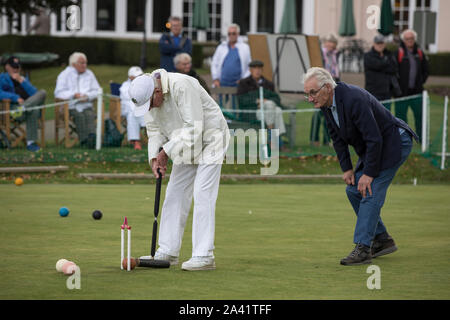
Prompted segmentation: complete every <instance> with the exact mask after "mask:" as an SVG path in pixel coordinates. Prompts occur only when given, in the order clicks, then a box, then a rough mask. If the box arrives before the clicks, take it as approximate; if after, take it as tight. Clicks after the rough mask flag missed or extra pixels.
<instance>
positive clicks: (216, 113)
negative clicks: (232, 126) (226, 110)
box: [145, 69, 230, 164]
mask: <svg viewBox="0 0 450 320" xmlns="http://www.w3.org/2000/svg"><path fill="white" fill-rule="evenodd" d="M156 72H159V73H160V74H161V84H162V91H163V94H164V102H163V104H162V105H161V106H160V107H159V108H151V109H150V111H149V112H147V113H146V114H145V122H146V126H147V135H148V158H149V161H151V160H152V159H153V158H156V156H157V155H158V153H159V148H160V147H163V148H164V151H165V152H166V153H167V155H168V156H169V157H170V158H171V159H172V161H173V162H174V163H175V164H180V163H184V164H218V163H222V160H223V157H224V155H225V153H226V150H227V149H228V144H229V140H230V133H229V129H228V125H227V122H226V120H225V118H224V116H223V114H222V111H221V110H220V107H219V106H218V105H217V103H216V102H215V101H214V99H213V98H211V96H210V95H209V94H208V93H207V92H206V91H205V89H204V88H203V87H202V86H201V85H200V84H199V82H198V81H197V80H196V79H194V78H192V77H189V76H187V75H184V74H180V73H168V72H167V71H165V70H164V69H158V70H155V71H154V72H153V73H152V74H151V75H152V76H153V75H154V74H155V73H156Z"/></svg>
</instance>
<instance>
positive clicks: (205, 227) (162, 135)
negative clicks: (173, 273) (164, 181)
mask: <svg viewBox="0 0 450 320" xmlns="http://www.w3.org/2000/svg"><path fill="white" fill-rule="evenodd" d="M129 92H130V97H131V99H132V101H133V102H134V104H135V109H134V114H135V115H136V116H142V115H144V116H145V122H146V126H147V134H148V138H149V140H148V158H149V162H150V165H151V168H152V171H153V173H154V174H155V176H156V177H158V170H159V171H160V172H161V175H162V177H164V175H165V172H166V170H167V162H168V158H169V157H170V158H171V159H172V161H173V166H172V172H171V175H170V179H169V184H168V186H167V190H166V197H165V200H164V204H163V207H162V215H161V227H160V233H159V240H158V244H159V248H158V250H157V252H156V254H155V259H158V260H167V261H170V263H171V264H172V265H174V264H177V263H178V256H179V252H180V248H181V240H182V237H183V233H184V227H185V225H186V221H187V217H188V214H189V211H190V208H191V204H192V198H194V217H193V227H192V258H191V259H189V261H186V262H184V263H183V264H182V269H183V270H211V269H215V261H214V231H215V204H216V199H217V194H218V191H219V183H220V171H221V168H222V162H223V159H224V156H225V154H226V150H227V148H228V143H229V139H230V133H229V130H228V125H227V122H226V120H225V118H224V116H223V114H222V112H221V110H220V108H219V106H218V105H217V103H216V102H215V101H214V100H213V99H212V98H211V96H210V95H209V94H208V93H207V92H206V91H205V89H204V88H203V87H202V86H201V85H200V84H199V82H198V81H197V80H196V79H194V78H192V77H189V76H187V75H184V74H180V73H168V72H166V71H165V70H164V69H159V70H155V71H154V72H153V73H152V74H144V75H142V76H139V77H137V78H136V79H134V80H133V81H132V82H131V85H130V90H129ZM161 147H162V150H161V151H159V150H160V148H161Z"/></svg>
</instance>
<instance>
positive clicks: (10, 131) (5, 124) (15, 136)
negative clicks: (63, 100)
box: [0, 99, 45, 148]
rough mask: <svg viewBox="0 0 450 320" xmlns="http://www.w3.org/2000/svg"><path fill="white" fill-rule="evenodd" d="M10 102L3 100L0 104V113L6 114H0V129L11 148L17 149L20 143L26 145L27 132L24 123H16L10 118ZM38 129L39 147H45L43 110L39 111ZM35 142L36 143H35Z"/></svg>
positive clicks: (16, 121)
mask: <svg viewBox="0 0 450 320" xmlns="http://www.w3.org/2000/svg"><path fill="white" fill-rule="evenodd" d="M10 110H11V100H9V99H3V100H2V101H1V102H0V111H3V112H6V113H2V114H0V129H1V130H3V132H4V133H5V135H6V137H7V138H8V141H9V142H10V144H11V147H13V148H14V147H17V146H18V145H19V144H20V143H21V142H22V143H23V144H24V145H25V146H26V145H27V131H26V126H25V125H24V121H18V120H16V119H14V117H12V116H11V114H10V113H9V111H10ZM38 128H39V129H41V142H40V145H41V147H44V146H45V109H42V110H41V116H40V118H39V120H38ZM36 142H37V141H36Z"/></svg>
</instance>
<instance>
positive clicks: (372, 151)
mask: <svg viewBox="0 0 450 320" xmlns="http://www.w3.org/2000/svg"><path fill="white" fill-rule="evenodd" d="M304 84H305V93H306V94H307V95H308V101H309V102H311V103H313V104H314V107H315V108H320V109H321V110H322V111H323V113H324V117H325V121H326V123H327V127H328V132H329V133H330V136H331V139H332V140H333V147H334V149H335V151H336V154H337V157H338V159H339V164H340V166H341V169H342V171H343V172H344V174H343V177H342V179H343V180H344V181H345V183H346V184H347V189H346V193H347V197H348V199H349V201H350V204H351V205H352V207H353V209H354V211H355V213H356V215H357V220H356V226H355V233H354V237H353V242H354V243H355V244H356V246H355V248H354V250H353V251H352V252H351V253H350V254H349V255H348V256H347V257H346V258H344V259H342V260H341V264H342V265H358V264H366V263H371V261H372V257H378V256H381V255H385V254H389V253H392V252H394V251H396V250H397V247H396V244H395V242H394V239H393V238H392V237H391V236H390V235H389V234H388V232H387V230H386V227H385V225H384V223H383V221H382V220H381V217H380V214H381V208H382V207H383V205H384V202H385V200H386V193H387V190H388V188H389V185H390V184H391V182H392V180H393V179H394V177H395V174H396V172H397V170H398V169H399V168H400V166H401V165H402V164H403V163H404V162H405V160H406V159H407V158H408V155H409V154H410V152H411V149H412V138H414V139H416V141H417V140H418V137H417V135H416V134H415V133H414V131H413V130H412V129H411V128H410V127H409V126H408V125H407V124H406V123H405V122H404V121H402V120H400V119H398V118H396V117H394V116H393V115H392V114H391V113H390V112H389V110H387V109H386V108H385V107H383V105H382V104H381V103H380V102H379V101H378V100H377V99H376V98H375V97H374V96H372V95H371V94H370V93H369V92H367V91H366V90H364V89H361V88H359V87H356V86H353V85H349V84H346V83H343V82H339V83H337V84H336V82H335V81H334V80H333V78H332V76H331V74H330V73H329V72H328V71H327V70H325V69H323V68H311V69H309V70H308V72H307V73H306V74H305V75H304ZM349 146H352V147H353V149H354V150H355V152H356V154H357V155H358V157H359V159H358V162H357V164H356V166H355V170H353V164H352V159H351V156H350V151H349ZM331 205H332V204H331Z"/></svg>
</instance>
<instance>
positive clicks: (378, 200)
mask: <svg viewBox="0 0 450 320" xmlns="http://www.w3.org/2000/svg"><path fill="white" fill-rule="evenodd" d="M400 137H401V141H402V151H401V152H402V155H401V160H400V161H399V162H398V163H397V164H396V165H395V166H393V167H392V168H389V169H385V170H382V171H381V172H380V175H379V176H378V177H376V178H375V179H373V181H372V184H371V187H372V196H371V195H369V193H368V192H367V193H366V197H365V198H363V197H362V195H361V194H360V193H359V191H358V182H359V179H360V178H361V176H362V175H363V173H362V170H360V171H357V172H356V173H355V185H349V186H347V189H346V192H347V197H348V199H349V200H350V203H351V205H352V207H353V210H354V211H355V213H356V216H357V220H356V227H355V234H354V238H353V242H354V243H355V244H359V243H360V244H363V245H365V246H368V247H370V246H371V243H372V240H373V238H374V237H375V236H376V235H379V234H381V233H384V232H386V227H385V226H384V224H383V221H382V220H381V217H380V212H381V208H382V207H383V205H384V201H385V199H386V192H387V189H388V188H389V185H390V184H391V182H392V180H393V179H394V177H395V174H396V172H397V170H398V168H400V166H401V165H402V164H403V162H405V160H406V159H407V158H408V156H409V154H410V153H411V149H412V138H411V136H410V134H409V133H408V132H406V131H405V132H403V134H401V136H400Z"/></svg>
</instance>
